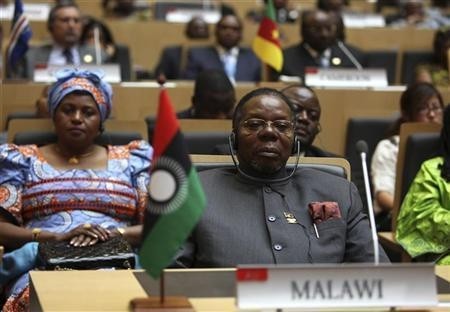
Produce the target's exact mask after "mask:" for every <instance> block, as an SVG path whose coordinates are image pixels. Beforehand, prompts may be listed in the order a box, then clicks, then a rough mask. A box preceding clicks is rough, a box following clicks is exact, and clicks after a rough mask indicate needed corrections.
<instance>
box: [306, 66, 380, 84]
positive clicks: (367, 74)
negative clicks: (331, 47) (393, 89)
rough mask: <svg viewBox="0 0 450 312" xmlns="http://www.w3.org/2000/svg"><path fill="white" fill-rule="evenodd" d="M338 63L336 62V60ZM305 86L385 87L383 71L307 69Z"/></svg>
mask: <svg viewBox="0 0 450 312" xmlns="http://www.w3.org/2000/svg"><path fill="white" fill-rule="evenodd" d="M336 62H338V60H336ZM305 84H306V85H308V86H312V87H337V88H345V87H358V88H368V87H387V86H388V81H387V74H386V70H385V69H361V70H358V69H344V68H307V69H306V71H305Z"/></svg>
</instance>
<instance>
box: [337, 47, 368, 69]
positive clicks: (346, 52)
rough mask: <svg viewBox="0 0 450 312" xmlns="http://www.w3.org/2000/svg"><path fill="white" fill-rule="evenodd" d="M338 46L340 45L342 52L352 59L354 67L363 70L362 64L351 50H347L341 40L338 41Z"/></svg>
mask: <svg viewBox="0 0 450 312" xmlns="http://www.w3.org/2000/svg"><path fill="white" fill-rule="evenodd" d="M337 45H338V47H339V49H341V51H342V52H344V54H345V55H346V56H347V57H348V58H349V59H350V62H352V63H353V65H355V67H356V69H358V70H362V69H363V67H362V66H361V64H360V63H359V62H358V60H357V59H356V57H355V56H354V55H353V54H352V53H351V52H350V51H349V49H347V47H346V46H345V44H344V43H343V42H342V41H341V40H338V41H337Z"/></svg>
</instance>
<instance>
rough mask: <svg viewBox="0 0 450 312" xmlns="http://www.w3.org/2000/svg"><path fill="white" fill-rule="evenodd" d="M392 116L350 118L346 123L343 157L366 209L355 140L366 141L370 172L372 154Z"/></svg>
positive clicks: (359, 160)
mask: <svg viewBox="0 0 450 312" xmlns="http://www.w3.org/2000/svg"><path fill="white" fill-rule="evenodd" d="M394 120H395V119H394V118H392V117H380V118H350V119H349V120H348V123H347V138H346V143H345V158H346V159H347V160H348V161H349V163H350V166H351V168H352V181H353V183H355V185H356V187H357V188H358V190H359V193H360V194H361V198H362V200H363V204H364V208H365V209H366V211H367V208H368V207H367V201H366V191H365V187H364V176H363V170H362V165H361V157H360V155H359V154H358V152H357V151H356V142H358V141H359V140H364V141H366V143H367V145H368V147H369V151H368V153H367V155H366V161H367V166H368V170H369V172H370V163H371V161H372V154H373V152H374V150H375V148H376V146H377V144H378V142H379V141H381V140H382V139H384V138H385V137H386V134H387V130H388V129H389V127H390V125H391V124H392V123H393V122H394Z"/></svg>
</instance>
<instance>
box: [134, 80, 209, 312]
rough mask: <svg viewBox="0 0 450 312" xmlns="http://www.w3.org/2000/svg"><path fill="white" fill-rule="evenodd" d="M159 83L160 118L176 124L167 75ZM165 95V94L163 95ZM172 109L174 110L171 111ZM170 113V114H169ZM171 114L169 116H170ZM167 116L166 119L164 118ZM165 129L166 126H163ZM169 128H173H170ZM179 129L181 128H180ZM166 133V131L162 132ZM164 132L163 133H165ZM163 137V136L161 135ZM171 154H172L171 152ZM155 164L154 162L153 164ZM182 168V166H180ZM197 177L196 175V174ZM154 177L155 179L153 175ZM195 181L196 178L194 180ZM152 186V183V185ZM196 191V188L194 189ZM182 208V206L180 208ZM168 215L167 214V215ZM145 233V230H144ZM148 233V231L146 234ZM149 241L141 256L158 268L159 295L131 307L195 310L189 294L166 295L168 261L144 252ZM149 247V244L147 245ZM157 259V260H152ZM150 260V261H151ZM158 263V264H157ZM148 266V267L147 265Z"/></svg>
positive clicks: (157, 144)
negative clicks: (166, 86) (168, 90)
mask: <svg viewBox="0 0 450 312" xmlns="http://www.w3.org/2000/svg"><path fill="white" fill-rule="evenodd" d="M157 81H158V83H159V84H160V86H161V87H160V89H161V90H160V103H159V108H158V118H160V116H163V117H161V118H162V119H161V120H163V121H166V120H168V121H169V123H168V124H169V125H170V123H172V125H173V124H174V121H176V117H175V115H174V112H173V111H172V110H173V109H172V108H171V107H172V105H171V103H170V100H169V97H168V94H167V90H165V89H164V83H165V82H166V79H165V76H164V75H159V76H158V80H157ZM162 95H164V96H162ZM171 111H172V112H171ZM164 114H165V115H164ZM167 114H168V115H167ZM171 115H173V116H172V117H170V116H171ZM168 116H169V118H168ZM164 117H165V119H164ZM158 118H157V124H156V128H155V130H158V125H164V126H166V125H167V124H165V123H161V124H159V123H158V121H159V119H158ZM171 118H174V119H171ZM176 126H178V124H176ZM162 129H163V130H165V128H162ZM169 130H171V129H170V128H169ZM178 131H179V130H178ZM162 133H163V134H164V132H162ZM163 134H162V135H163ZM160 135H161V134H160ZM156 137H157V134H156V132H155V135H154V138H153V147H154V149H155V151H156V152H155V155H157V156H156V157H155V158H154V159H153V161H155V164H156V166H157V164H158V159H159V156H160V154H158V153H157V152H160V150H158V148H161V142H159V141H158V140H155V138H156ZM174 137H175V138H181V139H182V136H174ZM159 138H161V137H159ZM180 143H182V144H184V142H183V141H178V143H177V144H180ZM169 155H170V154H169ZM152 165H153V164H152ZM180 168H181V167H180ZM193 170H194V174H195V169H193ZM194 177H196V176H194ZM153 179H155V178H154V177H153ZM193 181H194V182H195V180H193ZM194 186H195V185H194ZM150 188H151V185H150ZM193 190H194V191H195V190H196V189H193ZM200 191H201V192H200V193H199V192H197V195H198V196H199V198H200V200H201V202H202V203H201V205H202V206H204V204H205V200H204V198H203V199H202V196H204V195H203V191H202V190H201V189H200ZM150 197H151V192H150ZM180 209H181V208H180ZM189 212H191V210H189ZM189 216H190V217H191V216H192V214H190V215H189ZM166 217H167V216H166ZM144 230H145V224H144ZM143 233H145V231H144V232H143ZM146 235H148V233H147V234H146ZM146 242H148V240H147V241H144V242H143V244H142V245H143V246H142V247H141V251H140V256H141V257H142V258H141V260H142V261H141V264H142V266H143V267H144V268H146V270H154V271H155V270H157V273H158V274H153V275H152V276H153V277H154V278H155V279H156V278H158V277H159V296H155V295H154V296H151V295H150V296H149V297H145V298H134V299H132V300H131V301H130V308H131V311H136V312H137V311H168V312H169V311H171V312H172V311H174V312H175V311H179V312H181V311H183V312H190V311H194V309H193V307H192V305H191V303H190V301H189V299H188V297H187V296H166V291H165V290H166V289H165V274H166V272H165V269H164V268H165V267H167V265H168V263H166V264H165V265H162V266H160V264H159V263H158V262H157V261H155V259H154V258H152V257H156V259H157V257H158V255H157V254H153V253H143V252H142V251H143V249H144V250H145V244H146ZM147 247H148V246H147ZM152 260H153V261H155V262H152ZM149 262H150V263H149ZM155 263H156V264H155ZM144 264H145V265H146V266H148V267H146V266H145V265H144Z"/></svg>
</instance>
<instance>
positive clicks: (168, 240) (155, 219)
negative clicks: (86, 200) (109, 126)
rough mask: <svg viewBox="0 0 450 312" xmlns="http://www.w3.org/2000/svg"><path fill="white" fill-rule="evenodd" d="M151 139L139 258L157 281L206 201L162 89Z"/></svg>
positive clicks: (199, 214)
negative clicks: (146, 200) (148, 179)
mask: <svg viewBox="0 0 450 312" xmlns="http://www.w3.org/2000/svg"><path fill="white" fill-rule="evenodd" d="M153 138H154V139H153V148H154V154H153V163H152V169H151V176H150V186H149V193H150V203H149V208H148V210H147V213H146V216H145V222H144V230H143V237H142V240H143V242H142V246H141V249H140V252H139V255H140V262H141V264H142V267H143V268H145V269H146V270H147V272H148V273H149V274H150V275H151V276H152V277H153V278H155V279H156V278H158V277H159V276H160V274H161V272H162V270H163V269H164V268H165V267H167V266H168V265H169V264H170V263H171V262H172V260H173V257H174V256H175V254H176V252H177V251H178V249H179V248H180V247H181V245H182V244H183V243H184V242H185V240H186V239H187V237H188V236H189V234H190V233H191V231H192V229H193V228H194V226H195V225H196V224H197V222H198V220H199V219H200V216H201V215H202V212H203V209H204V207H205V205H206V199H205V195H204V193H203V189H202V186H201V184H200V181H199V179H198V176H197V172H196V170H195V167H194V166H193V165H192V163H191V160H190V158H189V154H188V152H187V148H186V144H185V141H184V138H183V135H182V133H181V131H180V126H179V123H178V120H177V118H176V115H175V112H174V110H173V107H172V104H171V101H170V98H169V95H168V93H167V90H166V89H165V88H163V89H162V90H161V92H160V95H159V108H158V115H157V119H156V126H155V131H154V135H153Z"/></svg>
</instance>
